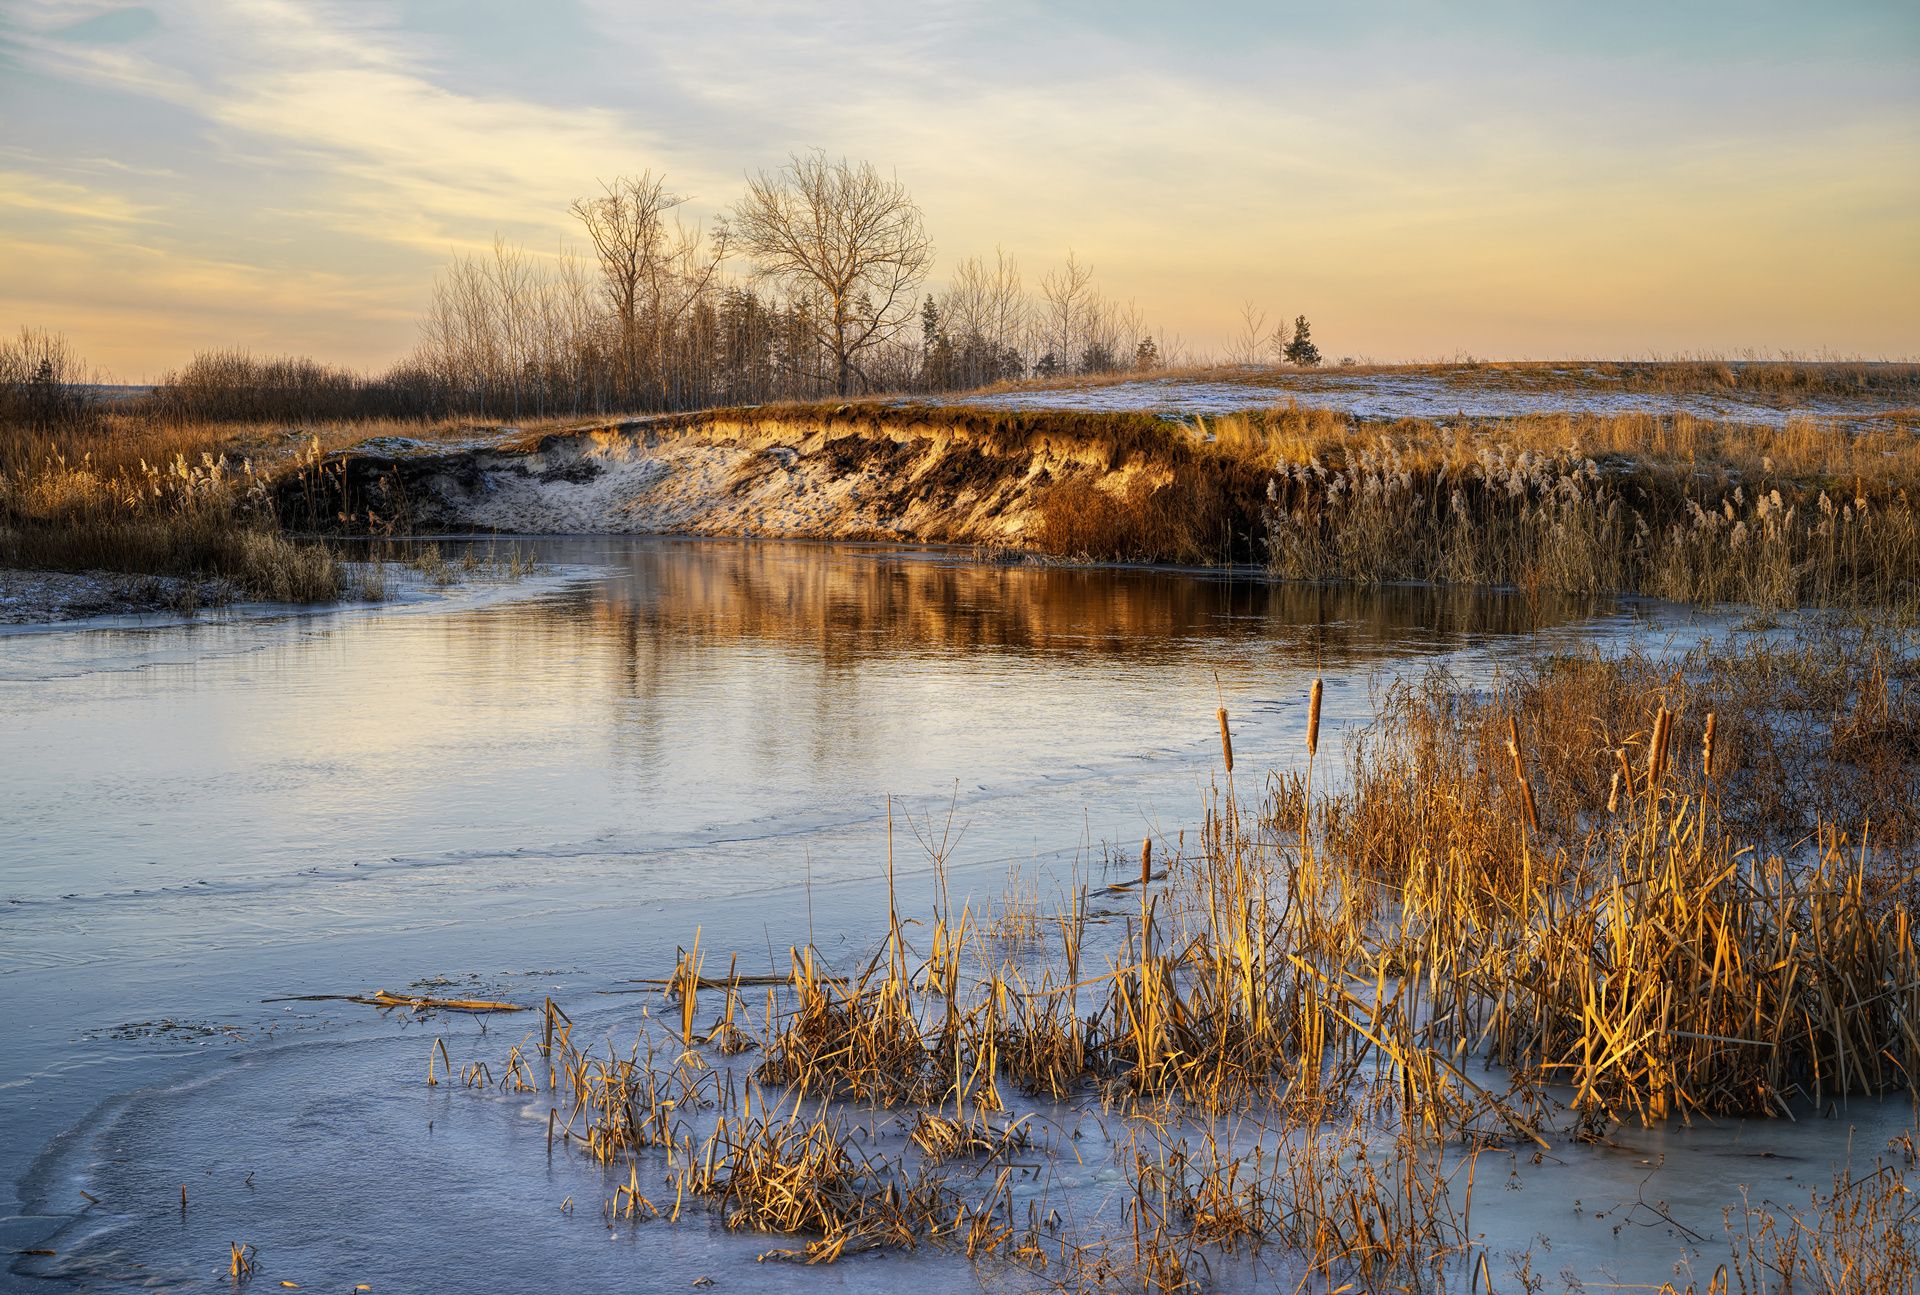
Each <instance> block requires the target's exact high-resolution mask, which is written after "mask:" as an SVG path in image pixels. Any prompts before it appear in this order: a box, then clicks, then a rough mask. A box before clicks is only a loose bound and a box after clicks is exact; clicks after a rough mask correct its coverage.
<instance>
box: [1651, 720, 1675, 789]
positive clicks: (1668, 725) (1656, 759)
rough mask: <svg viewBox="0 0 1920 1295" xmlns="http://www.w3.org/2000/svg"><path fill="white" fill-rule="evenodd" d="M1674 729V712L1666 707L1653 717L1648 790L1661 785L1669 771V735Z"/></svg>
mask: <svg viewBox="0 0 1920 1295" xmlns="http://www.w3.org/2000/svg"><path fill="white" fill-rule="evenodd" d="M1672 728H1673V712H1672V711H1670V710H1668V709H1667V708H1666V707H1665V706H1662V707H1661V708H1660V713H1659V714H1657V715H1655V716H1654V717H1653V736H1652V738H1650V739H1649V740H1648V742H1647V789H1648V790H1649V791H1651V790H1652V789H1653V788H1655V787H1657V786H1659V785H1660V778H1661V776H1662V775H1663V774H1665V773H1666V771H1667V733H1668V731H1669V730H1670V729H1672Z"/></svg>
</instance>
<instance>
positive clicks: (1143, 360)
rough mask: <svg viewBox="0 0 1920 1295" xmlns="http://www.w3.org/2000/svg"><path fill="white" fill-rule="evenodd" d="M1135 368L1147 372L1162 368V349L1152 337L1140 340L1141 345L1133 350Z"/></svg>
mask: <svg viewBox="0 0 1920 1295" xmlns="http://www.w3.org/2000/svg"><path fill="white" fill-rule="evenodd" d="M1133 367H1134V368H1136V369H1139V370H1140V371H1141V372H1143V373H1144V372H1145V371H1147V370H1148V369H1157V368H1159V367H1160V347H1159V345H1158V344H1157V343H1155V342H1154V340H1153V339H1152V338H1151V337H1143V338H1141V339H1140V345H1138V346H1136V347H1134V348H1133Z"/></svg>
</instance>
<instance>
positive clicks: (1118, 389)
mask: <svg viewBox="0 0 1920 1295" xmlns="http://www.w3.org/2000/svg"><path fill="white" fill-rule="evenodd" d="M953 403H954V404H957V405H980V406H987V407H991V408H996V409H1036V410H1037V409H1071V410H1085V411H1089V412H1127V411H1139V412H1143V413H1161V414H1227V413H1233V412H1236V411H1239V410H1246V409H1259V408H1263V407H1271V406H1275V405H1285V404H1288V403H1296V404H1299V405H1301V406H1303V407H1307V408H1316V409H1335V410H1339V411H1341V412H1343V413H1347V414H1351V415H1353V416H1354V417H1356V418H1368V419H1396V418H1429V419H1439V418H1453V417H1463V418H1515V417H1521V416H1524V415H1529V414H1602V415H1605V414H1676V413H1684V414H1691V415H1692V416H1694V417H1696V418H1706V419H1714V420H1718V421H1722V422H1736V423H1756V424H1768V425H1771V426H1776V427H1779V426H1784V425H1785V424H1786V422H1787V420H1788V419H1789V418H1793V417H1808V416H1812V417H1821V418H1846V417H1865V416H1870V415H1874V414H1883V413H1886V412H1888V410H1889V408H1890V406H1887V405H1884V404H1881V403H1879V402H1873V401H1858V400H1839V399H1834V398H1831V397H1827V398H1821V399H1810V400H1802V401H1799V402H1797V403H1796V404H1794V405H1793V406H1792V407H1790V408H1778V407H1776V406H1773V405H1770V404H1767V403H1764V402H1762V401H1759V400H1755V399H1746V398H1742V397H1740V396H1737V395H1732V394H1724V395H1708V394H1705V393H1684V394H1683V393H1666V392H1657V391H1619V390H1607V389H1605V388H1598V387H1589V388H1580V387H1571V388H1569V389H1565V390H1555V391H1524V390H1517V389H1514V388H1510V387H1502V386H1498V385H1494V384H1491V383H1489V384H1483V385H1473V386H1468V385H1462V384H1460V383H1457V382H1449V381H1447V379H1446V377H1444V376H1442V375H1439V374H1426V373H1352V374H1342V373H1317V374H1300V375H1297V376H1295V375H1280V374H1274V375H1270V376H1266V375H1263V379H1262V380H1261V381H1257V382H1255V381H1246V382H1221V381H1213V382H1206V381H1194V380H1191V379H1182V378H1148V379H1141V380H1139V381H1135V382H1117V383H1112V384H1109V385H1104V386H1087V387H1061V388H1054V389H1046V390H1021V391H997V392H990V393H988V394H985V395H978V396H962V397H958V398H956V399H955V400H954V401H953Z"/></svg>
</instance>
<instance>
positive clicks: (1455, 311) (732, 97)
mask: <svg viewBox="0 0 1920 1295" xmlns="http://www.w3.org/2000/svg"><path fill="white" fill-rule="evenodd" d="M1450 8H1453V9H1455V10H1457V14H1456V15H1453V16H1448V15H1444V14H1443V13H1442V9H1443V6H1440V5H1436V4H1430V3H1429V4H1419V3H1409V4H1400V5H1380V4H1359V5H1336V4H1327V3H1313V4H1304V5H1297V6H1296V5H1291V4H1274V3H1256V4H1244V5H1242V4H1216V5H1208V6H1203V7H1202V6H1186V5H1176V4H1167V3H1164V2H1162V3H1145V4H1134V3H1130V2H1128V0H1098V2H1097V3H1050V4H1042V3H1030V4H1029V3H1001V4H988V3H979V4H965V3H946V4H940V3H936V4H926V5H913V4H903V3H900V2H899V0H886V2H884V3H882V2H879V0H833V2H832V3H824V4H812V3H792V4H751V3H739V2H736V0H705V2H702V3H694V4H684V3H683V4H674V5H665V4H658V5H656V4H641V3H630V2H628V3H622V2H618V0H541V2H539V3H521V2H519V0H478V2H475V0H465V2H460V3H456V2H455V0H411V2H406V3H390V4H379V3H371V2H361V3H348V2H339V0H337V2H333V3H327V2H322V0H169V2H168V3H164V4H155V5H151V6H118V5H109V4H92V3H74V2H70V0H40V2H37V3H22V2H21V0H0V327H5V328H8V329H11V328H12V327H14V326H17V325H20V324H34V325H41V326H46V327H51V328H56V329H61V330H64V331H65V332H66V333H68V334H69V335H70V337H71V338H72V339H73V341H74V342H75V344H76V345H77V347H78V348H79V350H80V351H81V352H82V354H84V355H85V356H86V357H88V359H89V360H90V361H91V362H93V363H94V364H96V365H98V366H100V367H101V368H103V369H104V370H106V371H107V372H108V373H109V374H110V375H111V376H114V377H117V378H120V379H122V380H127V381H138V380H141V379H142V378H152V377H156V376H158V374H159V373H160V372H161V371H162V370H164V369H166V368H167V367H169V366H171V365H174V364H176V363H178V362H180V361H181V360H183V359H185V358H186V357H187V356H188V355H189V354H190V353H191V352H192V351H194V350H195V349H198V348H203V347H209V346H226V345H238V346H245V347H248V348H251V349H253V350H255V351H261V352H274V353H279V352H292V353H303V354H311V355H314V356H316V357H319V358H323V359H328V360H333V361H338V362H343V363H349V364H353V365H356V366H369V367H379V366H383V365H385V364H387V363H389V362H391V361H392V360H394V359H396V358H398V357H399V356H400V355H402V354H403V353H404V352H405V351H406V350H407V349H408V348H409V346H410V345H411V344H412V341H413V337H414V330H415V322H414V321H415V319H416V318H417V316H418V314H419V312H420V310H421V308H422V306H423V304H424V303H425V301H426V298H427V295H428V293H429V291H430V288H431V284H432V281H433V276H434V273H435V271H436V269H437V268H438V267H439V266H441V265H443V264H444V263H445V262H446V261H447V260H448V259H449V257H450V256H452V255H453V254H454V253H456V252H458V251H462V250H467V249H471V248H475V247H478V246H482V245H484V244H486V243H487V242H489V241H490V240H491V239H492V237H493V236H494V234H495V232H496V231H498V232H499V233H501V234H503V235H505V236H506V237H508V238H510V239H513V240H516V241H520V242H523V243H525V244H526V245H527V246H529V247H530V248H532V249H535V250H539V251H550V250H552V249H555V248H557V247H558V246H559V245H560V244H561V241H562V240H563V239H568V238H571V237H573V232H572V230H571V229H570V228H569V220H568V217H567V215H566V207H567V203H568V202H569V200H571V199H572V198H574V197H576V196H579V195H582V194H585V193H588V192H590V191H592V190H593V189H594V187H595V180H596V177H602V176H612V175H614V174H617V173H620V172H637V171H640V170H642V169H645V168H652V169H654V170H655V171H663V172H665V174H666V176H667V178H668V181H669V184H670V186H671V187H673V188H675V189H677V190H678V191H680V192H683V193H686V194H689V195H691V198H692V201H691V202H690V203H689V204H688V206H687V208H686V211H687V212H688V213H689V214H690V215H692V216H694V217H696V218H700V219H702V220H709V221H710V220H711V218H712V217H713V216H714V215H715V214H716V213H718V212H719V211H720V210H722V209H723V208H724V207H725V206H726V205H727V204H728V203H729V202H731V201H732V200H733V199H734V198H735V197H736V195H737V194H738V193H739V191H740V189H741V187H742V174H743V172H745V171H746V170H748V169H756V168H770V167H773V166H776V165H778V164H779V163H780V162H782V161H783V160H784V159H785V157H786V156H787V154H789V153H790V152H792V151H793V150H796V149H804V148H810V147H820V148H824V149H826V150H828V151H829V152H830V153H832V154H835V155H841V154H845V155H849V156H852V157H854V158H868V159H871V160H873V161H874V162H876V163H878V164H880V165H881V166H882V167H883V168H889V169H892V170H894V171H896V172H897V173H898V175H899V177H900V178H901V180H902V181H904V182H905V183H906V184H907V185H908V187H909V188H910V189H911V190H912V192H913V193H914V195H915V196H916V198H917V199H918V200H919V201H920V203H921V205H922V206H923V208H924V209H925V211H926V214H927V223H928V227H929V232H930V233H931V235H932V237H933V239H934V242H935V244H936V245H937V247H938V249H939V253H940V261H939V265H938V267H937V268H936V270H935V276H934V281H933V282H934V285H935V286H937V285H938V282H939V281H940V279H941V278H942V277H944V274H945V271H946V267H948V266H950V265H951V264H952V263H953V261H954V260H955V259H957V258H959V257H962V256H966V255H970V254H975V253H986V254H988V255H991V253H992V252H993V249H994V248H995V246H996V245H999V246H1003V247H1005V248H1006V249H1007V250H1008V251H1009V252H1011V253H1013V254H1014V255H1015V256H1017V257H1018V258H1019V261H1020V263H1021V266H1022V268H1023V269H1024V270H1025V272H1026V273H1027V276H1028V279H1029V282H1030V283H1034V284H1037V282H1038V280H1039V277H1040V275H1041V273H1042V272H1043V271H1044V270H1045V269H1046V268H1047V267H1048V266H1049V265H1051V264H1053V263H1055V262H1057V261H1059V260H1060V259H1061V258H1063V257H1064V256H1065V254H1066V252H1067V249H1068V248H1073V249H1074V250H1075V251H1076V252H1077V253H1078V254H1079V256H1080V257H1081V258H1082V259H1083V260H1086V261H1090V262H1091V263H1092V264H1093V266H1094V268H1095V271H1096V274H1097V276H1098V279H1099V281H1100V284H1101V286H1102V288H1103V289H1104V290H1105V291H1106V292H1107V293H1108V294H1109V295H1110V296H1114V297H1117V298H1119V299H1121V300H1123V301H1124V300H1127V299H1129V298H1131V299H1133V300H1135V301H1137V302H1138V304H1139V306H1140V307H1141V309H1142V310H1143V311H1144V312H1145V314H1146V316H1147V318H1148V320H1149V321H1150V322H1151V323H1153V324H1154V325H1156V327H1157V328H1158V329H1160V330H1162V331H1163V332H1164V333H1165V334H1166V335H1169V336H1171V337H1174V338H1177V339H1180V340H1181V341H1183V342H1184V343H1185V344H1186V346H1187V347H1188V348H1189V349H1205V348H1207V347H1210V346H1215V345H1218V344H1219V343H1220V342H1221V341H1222V340H1223V339H1224V338H1225V336H1226V335H1227V333H1228V332H1229V331H1230V329H1231V328H1232V326H1233V324H1234V321H1235V319H1236V317H1237V316H1238V313H1239V310H1240V305H1241V303H1242V302H1243V301H1246V300H1249V299H1251V300H1252V301H1254V302H1256V303H1258V304H1259V305H1260V306H1261V307H1263V308H1264V309H1266V310H1267V311H1268V312H1269V313H1270V314H1271V315H1273V316H1275V317H1278V316H1280V315H1282V314H1284V315H1286V316H1288V317H1291V316H1292V315H1294V314H1296V313H1299V312H1305V313H1306V314H1308V315H1309V316H1310V317H1311V318H1312V319H1313V321H1314V331H1315V335H1316V337H1317V338H1318V339H1319V341H1320V344H1321V347H1322V349H1323V350H1324V351H1326V352H1327V353H1328V354H1329V355H1330V356H1336V357H1337V356H1341V355H1358V356H1368V357H1372V358H1376V359H1382V360H1386V359H1405V358H1433V357H1442V356H1451V355H1454V354H1456V353H1461V352H1466V353H1471V354H1475V355H1480V356H1491V357H1522V356H1537V357H1558V356H1568V355H1647V354H1650V353H1656V352H1659V353H1671V352H1677V351H1690V352H1697V351H1712V352H1732V351H1737V350H1740V349H1743V348H1758V349H1760V350H1764V351H1769V352H1772V351H1777V350H1783V349H1784V350H1792V351H1798V352H1815V351H1821V350H1826V351H1831V352H1835V353H1841V354H1849V355H1854V354H1858V355H1865V356H1869V357H1883V356H1884V357H1911V356H1914V355H1916V354H1920V304H1916V303H1920V5H1916V4H1915V3H1913V0H1894V2H1891V3H1884V4H1882V3H1830V4H1821V5H1809V4H1805V3H1796V4H1776V3H1770V2H1762V3H1749V4H1719V3H1705V4H1688V3H1674V2H1672V0H1666V2H1658V3H1641V2H1639V0H1627V2H1624V3H1611V4H1564V5H1563V4H1556V3H1540V2H1533V3H1513V4H1506V3H1476V4H1471V5H1466V4H1463V5H1457V6H1450ZM1202 10H1204V12H1202Z"/></svg>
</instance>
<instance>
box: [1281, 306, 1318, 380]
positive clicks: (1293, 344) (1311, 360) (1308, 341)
mask: <svg viewBox="0 0 1920 1295" xmlns="http://www.w3.org/2000/svg"><path fill="white" fill-rule="evenodd" d="M1285 354H1286V357H1287V363H1288V364H1297V365H1299V366H1300V367H1301V368H1303V369H1311V368H1313V367H1314V366H1316V365H1318V364H1319V363H1320V348H1319V347H1317V346H1315V345H1314V344H1313V333H1312V329H1311V326H1310V325H1309V324H1308V323H1307V317H1306V316H1305V315H1301V316H1299V317H1297V318H1296V319H1295V320H1294V321H1293V340H1292V341H1290V342H1288V343H1287V349H1286V352H1285Z"/></svg>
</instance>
